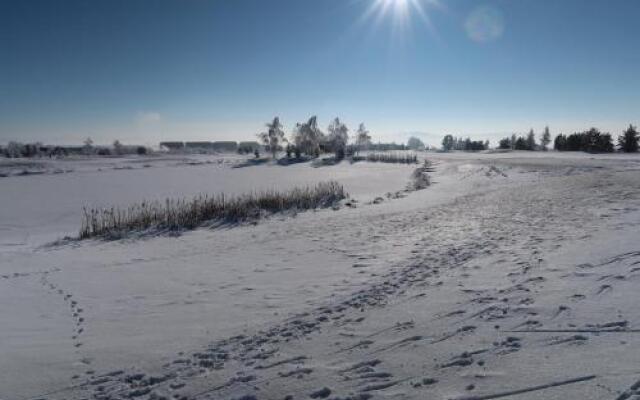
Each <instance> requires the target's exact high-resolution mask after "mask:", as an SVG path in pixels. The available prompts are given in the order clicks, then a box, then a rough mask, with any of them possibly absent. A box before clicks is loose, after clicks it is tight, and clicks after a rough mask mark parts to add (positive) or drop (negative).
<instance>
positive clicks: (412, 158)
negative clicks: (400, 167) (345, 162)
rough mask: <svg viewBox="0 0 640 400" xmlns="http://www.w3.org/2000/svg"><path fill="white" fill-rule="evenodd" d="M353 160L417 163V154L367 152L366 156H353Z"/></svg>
mask: <svg viewBox="0 0 640 400" xmlns="http://www.w3.org/2000/svg"><path fill="white" fill-rule="evenodd" d="M353 161H354V162H356V161H369V162H383V163H390V164H417V163H418V156H417V155H415V154H404V153H369V154H367V155H366V156H354V157H353Z"/></svg>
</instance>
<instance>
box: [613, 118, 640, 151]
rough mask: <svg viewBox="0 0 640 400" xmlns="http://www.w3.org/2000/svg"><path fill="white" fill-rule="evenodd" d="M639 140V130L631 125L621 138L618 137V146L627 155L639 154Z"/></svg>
mask: <svg viewBox="0 0 640 400" xmlns="http://www.w3.org/2000/svg"><path fill="white" fill-rule="evenodd" d="M638 139H639V136H638V130H637V129H636V127H635V126H633V125H629V128H627V130H625V131H624V132H623V133H622V135H621V136H618V146H620V150H622V151H624V152H625V153H636V152H638Z"/></svg>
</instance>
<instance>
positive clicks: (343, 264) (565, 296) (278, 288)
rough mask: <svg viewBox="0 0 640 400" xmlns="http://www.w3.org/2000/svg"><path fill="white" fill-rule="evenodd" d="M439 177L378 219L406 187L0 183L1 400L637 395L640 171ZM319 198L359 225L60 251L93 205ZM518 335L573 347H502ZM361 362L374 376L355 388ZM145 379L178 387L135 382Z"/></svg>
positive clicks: (582, 161)
mask: <svg viewBox="0 0 640 400" xmlns="http://www.w3.org/2000/svg"><path fill="white" fill-rule="evenodd" d="M426 156H427V157H428V158H429V159H430V160H432V161H433V162H434V165H435V168H436V172H434V173H433V176H432V178H433V181H434V184H433V186H431V187H430V188H428V189H426V190H423V191H418V192H413V193H405V197H401V198H396V199H386V198H385V200H384V201H383V202H382V203H380V204H370V202H371V200H373V199H374V198H376V197H378V196H381V197H385V193H387V192H396V191H399V190H402V189H403V188H404V187H405V185H406V183H407V182H408V179H409V175H410V173H411V171H412V169H413V167H411V166H404V165H389V164H374V163H364V162H363V163H356V164H353V165H351V164H349V163H346V162H344V163H342V164H340V165H338V166H329V167H321V168H313V167H311V166H310V165H309V164H296V165H291V166H287V167H282V166H277V165H263V166H255V167H246V168H232V167H233V165H236V164H237V163H238V162H239V159H238V158H237V157H227V158H220V157H206V156H202V157H194V158H192V159H189V160H185V159H182V158H170V157H161V158H156V159H135V158H132V159H113V160H109V161H106V162H105V161H104V160H99V161H98V160H75V161H47V165H46V167H44V168H42V169H44V170H46V171H54V170H55V169H61V168H63V167H64V169H66V170H72V172H68V173H61V174H49V173H45V174H42V175H27V176H10V177H7V178H0V187H1V188H2V189H1V191H0V205H1V207H0V317H1V318H2V319H1V320H2V324H0V338H2V340H0V398H3V399H4V398H6V399H22V398H54V399H57V398H83V397H90V396H94V397H100V394H101V393H108V394H109V395H111V397H112V398H125V397H127V396H129V395H137V394H141V396H150V395H151V394H152V393H155V394H156V395H161V396H167V397H169V396H172V395H174V394H180V395H186V396H187V397H188V398H202V397H203V396H204V392H206V394H207V395H209V396H210V397H211V398H225V399H228V398H239V397H241V396H242V395H245V394H250V395H254V396H256V398H258V399H272V398H279V399H280V398H284V397H285V396H286V395H293V396H294V398H308V395H309V394H310V393H312V392H314V391H316V390H318V389H322V388H323V387H328V388H329V389H330V390H331V392H332V393H331V397H333V396H341V397H346V396H348V395H351V394H357V393H371V394H374V395H375V396H376V397H378V396H380V397H390V398H415V399H422V398H434V399H451V398H465V396H467V397H468V396H480V395H492V394H496V393H499V392H504V391H508V390H519V389H526V388H533V387H536V386H540V385H546V384H554V383H555V384H558V386H556V387H552V388H548V389H540V390H532V391H530V392H527V394H525V395H521V398H526V399H553V398H557V399H567V398H593V399H599V398H615V397H616V396H617V395H619V394H621V393H623V392H624V391H629V393H631V392H633V390H635V389H630V388H632V385H633V384H634V383H635V382H636V381H638V376H637V371H636V364H637V360H638V356H639V354H638V351H637V349H638V344H640V342H639V340H640V336H638V334H637V333H634V332H633V331H632V330H633V329H640V325H639V324H638V320H639V318H640V311H638V310H637V307H635V293H637V286H636V283H637V282H638V279H640V269H638V268H637V267H638V265H640V264H637V263H638V262H640V253H636V252H637V251H640V249H638V247H637V244H636V243H637V241H636V237H637V233H638V226H639V224H640V175H639V174H638V169H640V164H639V162H640V158H638V157H636V156H624V155H617V154H616V155H606V156H600V155H598V156H593V155H587V154H578V153H567V154H557V153H526V152H509V153H496V154H486V153H479V154H468V153H452V154H439V153H438V154H433V153H429V154H427V155H426ZM193 164H196V165H193ZM144 165H149V166H148V167H145V166H144ZM123 166H131V167H132V168H133V169H122V167H123ZM115 168H118V169H115ZM99 169H100V170H99ZM328 179H336V180H338V181H339V182H341V183H343V184H344V185H345V187H346V189H347V191H348V192H349V193H350V194H351V195H352V197H353V198H355V199H357V200H358V202H357V203H356V204H357V208H348V207H344V208H341V209H340V210H338V211H333V210H320V211H311V212H305V213H300V214H298V215H297V216H295V217H292V216H273V217H271V218H268V219H266V220H262V221H260V222H259V223H257V224H256V225H245V226H239V227H233V228H224V229H216V230H210V229H199V230H196V231H193V232H188V233H185V234H183V235H181V236H179V237H166V236H164V237H154V238H145V239H139V240H122V241H112V242H103V241H84V242H80V243H71V244H66V245H62V246H49V245H47V243H49V242H51V241H53V240H55V239H58V238H61V237H63V236H65V235H73V234H74V233H76V231H77V229H78V227H79V226H78V224H79V216H80V210H81V207H82V206H83V205H99V206H111V205H124V206H126V205H127V204H129V203H131V202H135V201H140V200H143V199H147V200H151V199H163V198H165V197H190V196H192V195H195V194H198V193H215V192H218V191H223V192H225V193H243V192H247V191H251V190H259V189H264V188H272V187H277V188H287V187H292V186H299V185H305V184H313V183H315V182H318V181H323V180H328ZM624 321H626V323H623V324H621V325H611V326H610V327H609V328H607V325H606V324H607V323H612V322H617V323H621V322H624ZM611 327H613V329H616V327H617V328H619V329H617V330H615V331H611V329H612V328H611ZM523 329H527V330H542V329H546V330H557V331H562V330H576V331H581V332H577V333H570V332H564V333H563V332H555V333H554V332H546V333H545V332H531V333H525V332H507V331H518V330H519V331H522V330H523ZM602 329H605V330H608V331H611V332H609V333H592V332H591V331H596V330H602ZM582 331H584V332H582ZM241 334H242V335H246V337H245V338H243V339H240V338H235V339H234V338H233V337H235V336H237V335H241ZM637 337H638V339H637ZM510 338H511V339H510ZM585 338H586V339H585ZM465 352H466V353H465ZM196 353H199V354H200V356H198V355H194V354H196ZM202 354H205V355H206V357H204V356H202ZM220 354H227V356H226V357H225V358H224V359H218V358H216V357H218V355H220ZM202 357H204V358H202ZM203 359H204V360H213V361H212V364H207V363H204V364H203V365H202V366H201V367H200V366H196V364H198V363H199V362H200V361H202V360H203ZM290 359H291V360H290ZM186 360H188V361H189V362H190V364H184V363H182V361H186ZM288 360H290V361H288ZM363 361H376V362H372V363H371V365H370V366H369V367H364V368H360V369H350V368H349V366H351V365H354V364H356V363H359V362H363ZM448 364H451V365H452V366H450V367H448V366H447V365H448ZM296 368H298V369H299V371H298V372H296V373H293V374H291V376H288V375H289V373H290V372H291V371H292V370H295V369H296ZM117 370H123V371H124V372H123V373H122V374H118V375H114V376H104V374H106V373H109V372H111V371H117ZM135 372H144V373H145V374H147V376H149V375H153V376H166V380H165V381H164V382H157V383H153V382H151V383H149V382H147V383H148V385H146V386H142V385H140V384H138V383H136V382H133V383H131V380H129V381H127V380H126V379H125V376H131V375H132V374H134V373H135ZM367 374H369V375H367ZM591 375H595V376H596V377H595V378H593V379H589V380H585V381H582V382H578V383H573V384H566V385H565V384H562V385H561V383H563V381H566V380H569V379H573V378H579V377H587V376H591ZM92 377H94V378H92ZM238 377H244V378H238ZM299 377H300V378H299ZM425 378H434V379H436V380H437V382H436V383H433V384H424V383H422V382H423V379H425ZM244 381H246V382H250V383H251V384H246V383H245V382H244ZM276 381H277V382H278V383H277V384H269V382H276ZM182 383H184V386H183V387H179V386H181V384H182ZM470 385H473V388H471V386H470ZM100 387H102V389H100ZM147 387H148V388H149V389H150V391H149V392H148V393H144V391H143V392H136V390H139V389H141V388H142V389H144V388H147Z"/></svg>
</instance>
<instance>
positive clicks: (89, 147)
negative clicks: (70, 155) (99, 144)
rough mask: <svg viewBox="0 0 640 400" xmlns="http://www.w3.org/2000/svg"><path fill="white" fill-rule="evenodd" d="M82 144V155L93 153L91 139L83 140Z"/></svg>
mask: <svg viewBox="0 0 640 400" xmlns="http://www.w3.org/2000/svg"><path fill="white" fill-rule="evenodd" d="M83 144H84V147H83V151H84V154H87V155H89V154H93V153H94V149H93V139H91V138H90V137H88V138H86V139H85V140H84V142H83Z"/></svg>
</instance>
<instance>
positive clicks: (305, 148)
mask: <svg viewBox="0 0 640 400" xmlns="http://www.w3.org/2000/svg"><path fill="white" fill-rule="evenodd" d="M323 140H324V133H322V131H321V130H320V128H318V118H317V117H316V116H313V117H311V118H309V121H307V122H304V123H298V124H297V125H296V128H295V131H294V133H293V143H294V144H295V146H296V148H297V149H298V150H299V151H300V152H302V153H304V154H306V155H309V156H315V157H318V156H319V155H320V143H321V142H322V141H323Z"/></svg>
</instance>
